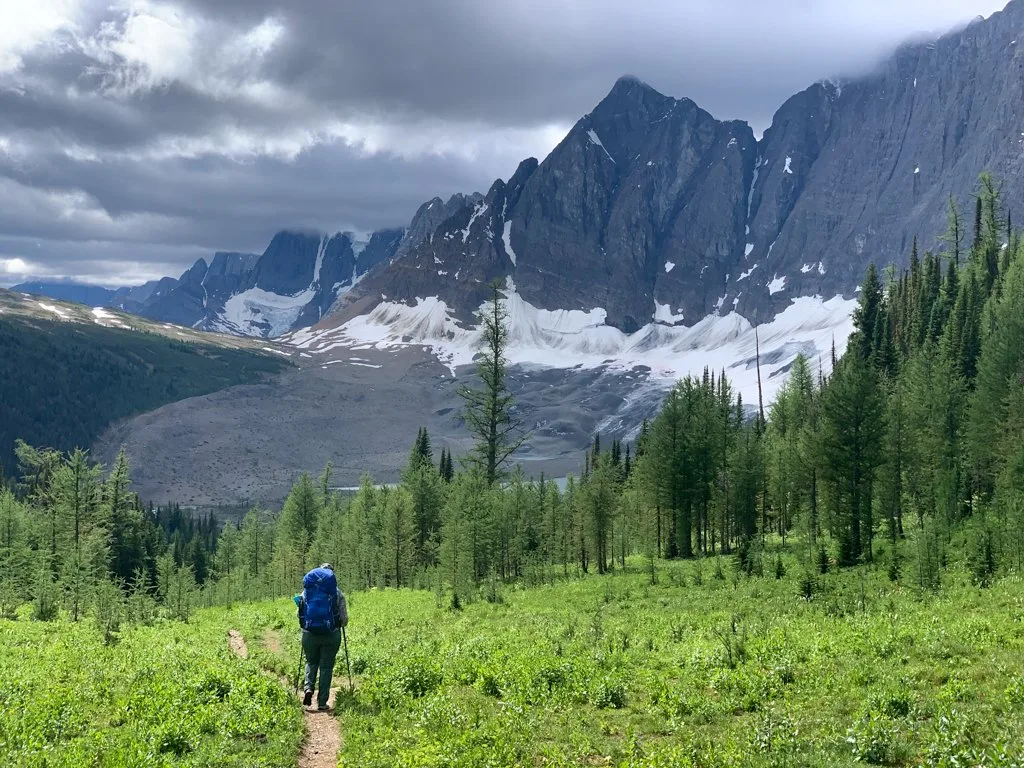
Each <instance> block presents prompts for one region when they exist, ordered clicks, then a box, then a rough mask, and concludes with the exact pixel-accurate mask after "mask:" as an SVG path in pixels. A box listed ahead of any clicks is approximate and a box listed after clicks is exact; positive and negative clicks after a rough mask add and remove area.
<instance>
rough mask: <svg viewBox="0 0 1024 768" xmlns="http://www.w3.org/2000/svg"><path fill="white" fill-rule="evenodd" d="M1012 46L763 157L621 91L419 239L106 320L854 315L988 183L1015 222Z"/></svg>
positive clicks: (1023, 58)
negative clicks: (510, 310)
mask: <svg viewBox="0 0 1024 768" xmlns="http://www.w3.org/2000/svg"><path fill="white" fill-rule="evenodd" d="M1019 32H1024V2H1022V0H1014V2H1012V3H1010V4H1009V5H1008V6H1007V8H1006V9H1005V10H1004V11H1002V12H1001V13H997V14H995V15H994V16H992V17H991V18H989V19H987V20H979V21H977V22H976V23H974V24H971V25H970V26H968V27H967V28H965V29H962V30H959V31H957V32H954V33H951V34H949V35H946V36H944V37H942V38H939V39H938V40H935V41H931V42H923V43H916V44H912V45H906V46H904V47H902V48H901V49H900V50H898V51H897V52H896V53H895V54H894V55H893V56H892V57H891V58H890V59H889V60H888V61H886V62H885V63H884V64H882V65H881V66H880V67H879V68H878V69H877V71H875V72H874V73H872V74H870V75H867V76H864V77H860V78H857V79H855V80H850V81H847V82H840V81H829V82H820V83H816V84H814V85H812V86H810V87H809V88H807V89H806V90H805V91H803V92H801V93H799V94H796V95H795V96H793V97H792V98H790V99H789V100H788V101H786V102H785V103H784V104H783V105H782V106H781V107H780V109H779V110H778V112H777V113H776V114H775V116H774V119H773V121H772V124H771V126H770V128H768V129H767V130H766V131H765V132H764V136H763V137H762V138H761V139H760V140H758V139H757V138H756V136H755V135H754V132H753V130H752V129H751V127H750V126H749V125H748V124H746V123H744V122H741V121H720V120H717V119H715V118H714V117H713V116H712V115H710V114H709V113H708V112H706V111H704V110H703V109H701V108H700V107H699V106H698V105H696V104H695V103H693V102H692V101H690V100H688V99H676V98H672V97H669V96H665V95H663V94H661V93H659V92H658V91H656V90H655V89H654V88H652V87H651V86H649V85H647V84H645V83H644V82H642V81H641V80H639V79H637V78H634V77H623V78H621V79H620V80H619V81H618V82H616V83H615V85H614V86H613V88H612V89H611V91H610V93H609V94H608V95H607V96H606V97H605V98H604V99H603V100H602V101H601V102H600V103H599V104H598V105H597V106H596V107H595V108H594V110H593V111H592V112H590V113H589V114H587V115H585V116H584V117H582V118H581V119H580V120H579V121H578V122H577V123H576V125H575V126H574V127H573V128H572V129H571V130H570V131H569V133H568V135H567V136H566V137H565V138H564V139H563V140H562V142H561V143H560V144H559V145H558V146H557V147H556V148H555V149H554V150H553V151H552V152H551V154H550V155H548V157H547V158H545V159H544V160H543V162H538V161H537V160H535V159H533V158H530V159H527V160H524V161H523V162H522V163H521V164H520V166H519V168H518V169H517V170H516V172H515V173H514V174H513V175H512V177H511V178H510V179H509V180H508V181H507V182H506V181H503V180H500V179H499V180H497V181H495V182H494V184H493V185H492V186H491V188H490V189H489V190H488V192H487V194H486V195H481V194H472V195H455V196H453V197H452V198H451V199H449V200H448V201H447V202H444V201H442V200H440V199H439V198H438V199H434V200H431V201H429V202H427V203H425V204H424V205H423V206H421V207H420V209H419V210H418V211H417V212H416V214H415V216H414V217H413V220H412V221H411V222H410V223H409V224H408V225H407V226H406V227H404V228H402V229H394V230H386V231H382V232H375V233H372V235H370V236H367V237H363V238H360V237H357V236H356V235H353V234H352V233H341V234H335V235H325V234H300V233H292V232H281V233H279V234H278V235H276V236H275V237H274V238H273V240H272V241H271V243H270V245H269V246H268V248H267V250H266V251H265V252H264V253H263V254H262V255H260V256H255V255H252V254H239V253H218V254H216V255H215V256H214V257H213V259H212V260H211V262H210V263H209V264H207V263H206V261H205V260H202V259H200V260H199V261H197V262H196V263H195V265H193V266H192V267H191V268H190V269H189V270H188V271H186V272H185V273H184V274H183V275H181V277H179V278H177V279H176V280H173V279H170V278H165V279H164V280H162V281H159V282H158V283H156V284H147V286H143V287H142V288H140V289H135V290H134V292H132V291H124V290H122V291H119V292H117V293H115V294H114V295H112V296H111V297H110V298H109V299H108V301H107V303H109V304H110V305H111V306H115V307H117V308H120V309H125V310H129V311H135V312H138V313H140V314H142V315H144V316H147V317H150V318H153V319H157V320H163V321H167V322H174V323H179V324H182V325H189V326H194V327H197V328H201V329H207V330H219V331H224V332H228V333H236V334H243V335H258V336H280V335H282V334H285V333H288V332H290V331H294V330H297V329H299V328H305V327H308V326H314V325H317V324H318V323H321V321H322V320H323V318H324V317H325V316H326V315H329V314H334V315H336V316H338V318H340V321H341V322H345V321H348V320H350V319H352V318H353V317H355V316H357V315H360V314H365V313H367V312H369V311H371V310H372V309H373V308H374V307H375V306H377V305H378V304H380V303H381V302H385V301H390V302H399V303H402V304H412V303H414V302H415V300H416V299H417V298H426V297H437V298H438V299H439V300H441V301H442V302H443V303H444V304H445V307H446V310H447V311H448V312H449V313H450V314H451V316H452V317H453V318H455V319H456V320H457V321H458V322H460V323H463V324H464V323H468V322H470V321H471V320H472V315H473V312H474V310H475V309H476V308H477V307H478V306H479V304H480V302H481V301H482V300H483V299H484V298H485V296H486V292H487V286H488V284H489V283H490V282H491V281H492V280H494V279H499V280H502V281H507V280H511V281H512V284H514V286H515V290H516V292H518V294H519V295H520V296H521V297H522V299H523V300H525V301H526V302H528V303H529V304H530V305H531V306H533V307H536V308H538V309H540V310H549V311H558V310H582V311H584V312H591V311H593V310H601V313H602V315H601V316H602V324H606V325H608V326H611V327H613V328H616V329H619V330H621V331H622V332H624V333H626V334H632V333H635V332H637V331H639V330H640V329H642V328H644V327H645V326H648V325H650V324H651V323H659V324H663V325H685V326H693V325H695V324H696V323H698V322H699V321H701V320H702V319H704V318H706V317H708V316H709V315H720V316H724V315H727V314H729V313H730V312H733V311H735V312H736V313H737V314H739V315H740V316H742V317H744V318H746V319H747V320H748V321H750V322H751V323H754V324H757V323H762V322H766V321H769V320H771V319H772V318H773V317H775V316H776V315H777V314H778V313H779V312H781V311H783V310H784V309H786V308H787V307H788V306H790V304H791V302H792V300H793V299H794V298H797V297H802V296H821V297H824V298H828V297H832V296H836V295H843V296H846V297H850V296H852V295H853V292H854V290H855V288H856V286H857V284H858V282H859V280H860V279H861V277H862V276H863V274H864V270H865V268H866V266H867V264H868V263H869V262H871V261H874V262H876V263H878V264H880V265H885V264H888V263H896V264H902V263H904V262H905V261H906V259H907V257H908V256H909V250H910V243H911V240H912V238H913V237H914V236H915V235H917V236H920V237H921V238H922V243H923V244H924V245H925V246H926V247H931V246H933V245H934V243H935V238H936V236H937V235H938V234H940V233H941V232H942V231H943V230H944V229H945V226H946V212H947V207H948V204H949V200H950V198H951V196H958V195H961V196H962V195H963V194H964V193H965V191H967V190H970V189H972V187H973V184H974V183H975V180H976V178H977V176H978V174H979V173H980V172H982V171H985V170H988V171H991V172H992V173H993V174H994V175H995V176H996V178H997V179H999V180H1001V181H1002V183H1003V185H1004V186H1003V193H1004V195H1005V197H1006V199H1007V200H1008V201H1009V202H1010V207H1011V209H1012V207H1013V204H1014V203H1019V201H1020V200H1021V199H1022V197H1024V175H1022V174H1021V170H1022V163H1024V107H1022V106H1021V105H1024V51H1022V50H1021V47H1020V46H1018V45H1017V39H1018V33H1019ZM1021 43H1022V46H1024V37H1022V38H1021ZM967 213H968V215H967V217H966V218H969V213H970V211H968V212H967ZM367 273H369V274H367ZM364 275H365V276H367V279H366V280H362V278H363V277H364ZM357 283H358V284H359V285H358V287H356V284H357ZM36 287H37V288H39V289H40V290H42V291H43V292H45V290H46V287H45V286H36ZM133 293H134V294H136V295H133ZM337 322H338V320H335V324H337Z"/></svg>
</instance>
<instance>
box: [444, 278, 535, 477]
mask: <svg viewBox="0 0 1024 768" xmlns="http://www.w3.org/2000/svg"><path fill="white" fill-rule="evenodd" d="M479 319H480V323H481V328H482V348H481V351H480V356H479V359H478V361H477V365H476V373H477V377H478V379H479V382H478V385H477V386H476V387H470V386H464V387H460V388H459V390H458V393H459V396H460V397H462V399H463V402H464V403H465V407H464V409H463V417H464V418H465V421H466V426H467V428H468V429H469V431H470V433H471V434H472V435H473V437H474V439H475V441H476V445H475V447H474V449H473V452H472V453H471V454H470V455H469V456H468V457H467V458H466V463H467V464H468V465H469V466H471V467H475V468H476V469H478V470H479V471H480V472H481V474H482V475H483V477H484V480H486V482H487V485H488V486H489V487H493V486H494V485H495V483H497V481H498V480H499V479H501V478H502V477H503V476H504V474H505V464H506V463H507V462H508V460H509V458H510V457H511V456H512V454H513V453H515V452H516V451H517V450H518V449H519V448H520V447H521V446H522V445H523V443H524V442H526V438H527V433H526V430H525V424H524V422H523V419H522V417H521V416H519V414H518V413H517V412H516V409H515V397H514V396H513V395H512V393H511V392H510V391H509V381H508V379H509V371H508V360H507V359H506V357H505V351H506V349H507V348H508V343H509V324H508V320H509V317H508V310H507V309H506V308H505V303H504V301H503V300H502V297H501V291H500V288H499V285H498V284H497V283H492V284H491V298H490V301H488V302H487V306H486V307H485V308H484V309H483V310H482V311H481V312H480V313H479Z"/></svg>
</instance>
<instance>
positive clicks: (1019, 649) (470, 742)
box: [243, 557, 1024, 768]
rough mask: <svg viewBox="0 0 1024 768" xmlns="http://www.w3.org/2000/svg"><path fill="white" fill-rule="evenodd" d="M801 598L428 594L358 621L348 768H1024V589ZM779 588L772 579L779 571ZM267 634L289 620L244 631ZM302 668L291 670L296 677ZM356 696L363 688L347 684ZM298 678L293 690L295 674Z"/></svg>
mask: <svg viewBox="0 0 1024 768" xmlns="http://www.w3.org/2000/svg"><path fill="white" fill-rule="evenodd" d="M785 562H786V565H787V566H788V571H789V573H790V574H794V575H791V576H786V577H784V578H782V579H781V580H776V579H774V578H773V577H772V576H771V575H768V576H767V577H766V578H746V577H737V576H735V575H734V570H733V568H732V566H731V563H729V562H728V561H725V562H724V563H723V568H722V574H723V575H724V578H721V579H719V578H715V577H714V575H713V574H714V573H715V570H716V569H715V567H714V565H713V564H711V563H707V562H705V563H704V564H703V565H702V566H701V567H700V570H701V581H702V584H701V585H699V586H698V585H695V584H694V581H695V576H696V572H697V568H698V566H697V565H696V564H695V563H674V564H668V565H664V564H663V565H661V566H660V567H659V574H658V584H656V585H650V584H649V578H648V577H647V576H645V575H642V574H639V573H632V574H625V575H623V574H618V575H614V576H610V577H606V578H604V579H599V578H589V579H584V580H575V581H569V582H563V583H559V584H554V585H549V586H541V587H536V588H531V589H509V590H506V591H505V593H504V594H503V602H502V603H500V604H492V603H487V602H477V603H473V604H471V605H469V606H466V607H465V608H464V610H463V611H461V612H459V613H453V612H452V611H450V610H448V609H447V608H444V607H441V608H439V607H438V605H437V600H436V598H435V596H434V595H433V594H430V593H422V592H421V593H414V592H372V593H368V594H356V595H354V596H353V599H352V600H351V603H352V605H351V609H350V610H351V614H352V621H353V624H352V626H351V629H350V632H349V639H350V650H351V652H352V659H353V663H354V665H355V668H356V669H357V670H358V671H359V672H360V675H359V683H358V690H357V694H356V695H355V696H354V697H352V698H345V699H343V701H342V706H341V707H340V708H339V718H340V720H341V726H342V732H343V734H344V738H345V746H344V751H343V756H342V764H343V765H345V766H396V765H399V766H405V765H408V766H413V765H416V766H420V765H427V766H429V765H437V766H441V765H446V766H451V765H464V766H478V765H552V766H570V765H616V766H633V767H637V768H639V767H640V766H687V765H823V766H824V765H829V766H832V765H853V764H855V763H858V762H860V763H864V762H867V763H877V764H890V765H950V766H952V765H976V764H993V765H997V764H999V765H1013V764H1019V763H1020V761H1021V760H1022V759H1024V748H1022V742H1021V739H1020V734H1021V733H1024V627H1022V624H1021V622H1022V620H1024V585H1022V582H1021V580H1020V579H1018V578H1016V577H1011V578H1006V579H1003V580H1002V581H1000V582H998V583H997V584H996V585H995V586H993V587H992V588H990V589H985V590H981V589H978V588H975V587H972V586H969V584H968V580H967V578H966V575H962V576H958V575H957V574H947V582H948V584H947V586H946V588H945V591H944V592H943V593H942V594H940V595H938V596H928V595H921V594H920V593H918V592H917V591H916V590H913V589H909V588H902V587H899V586H897V585H895V584H893V583H891V582H890V581H889V580H888V578H887V576H886V569H885V568H884V567H879V568H877V569H875V570H868V569H866V570H865V571H864V572H863V573H860V572H858V571H848V572H845V573H840V574H829V575H827V576H824V577H822V581H821V589H822V591H821V592H820V593H819V594H818V595H816V596H815V598H814V599H813V600H812V601H810V602H808V601H805V600H803V599H802V598H800V597H799V596H798V591H799V589H798V583H797V578H796V576H795V574H796V573H797V572H798V571H799V568H798V566H797V562H796V559H795V558H794V557H787V558H785ZM768 570H769V571H771V570H773V569H768ZM243 613H244V614H245V616H246V619H245V621H246V623H247V625H248V631H249V632H251V633H253V632H258V631H259V627H260V626H274V627H283V628H284V630H283V631H282V632H281V635H282V637H283V640H284V643H283V648H282V653H281V655H280V656H279V658H280V662H279V663H280V666H279V669H280V671H282V672H287V671H288V668H289V664H291V665H294V658H295V653H297V646H296V641H297V633H296V632H295V631H293V630H292V629H291V628H292V627H293V624H294V619H293V616H292V613H293V611H292V609H291V607H290V605H288V604H286V603H284V602H282V603H281V604H280V605H259V606H250V607H248V608H245V609H243ZM287 659H292V661H291V662H290V663H289V662H288V661H287ZM338 671H339V673H340V681H341V683H342V684H344V682H345V681H344V668H343V666H342V663H339V665H338ZM290 674H292V675H294V671H292V672H290Z"/></svg>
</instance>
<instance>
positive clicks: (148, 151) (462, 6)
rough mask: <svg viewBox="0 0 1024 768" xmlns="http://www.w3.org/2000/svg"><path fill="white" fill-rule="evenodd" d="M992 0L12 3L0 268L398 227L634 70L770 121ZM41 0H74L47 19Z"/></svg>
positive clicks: (3, 118) (110, 269)
mask: <svg viewBox="0 0 1024 768" xmlns="http://www.w3.org/2000/svg"><path fill="white" fill-rule="evenodd" d="M998 1H999V0H904V2H901V3H893V2H891V0H888V1H887V0H866V1H865V2H860V3H833V2H831V0H820V1H819V2H812V1H811V0H771V1H767V0H717V1H712V0H687V1H686V2H677V1H676V0H647V1H646V2H633V3H622V2H621V0H563V2H551V1H550V0H519V1H518V2H505V3H500V4H497V3H481V2H479V0H432V1H431V2H423V0H377V1H375V2H338V1H337V0H303V1H302V2H295V1H293V2H285V1H284V0H169V2H156V1H155V0H114V3H113V5H111V4H110V2H109V0H60V2H58V0H35V3H34V4H29V5H25V6H23V8H24V9H25V10H20V11H17V12H16V13H15V16H13V17H9V18H8V19H6V20H7V22H8V26H9V27H10V26H12V25H13V27H14V28H16V29H17V28H19V27H18V24H19V23H20V24H21V27H20V28H23V29H24V30H27V31H26V32H25V35H26V36H27V38H26V39H27V42H23V43H20V44H19V43H18V41H17V40H15V41H14V42H15V45H13V47H11V48H10V50H8V51H5V50H3V46H4V44H5V38H4V36H3V34H2V33H0V284H3V283H4V282H8V283H9V282H12V281H13V280H15V279H19V278H20V276H21V275H19V274H18V273H17V271H18V270H24V269H31V270H33V271H36V272H39V273H45V274H48V275H76V274H77V275H82V276H87V277H89V278H90V279H93V280H100V279H103V278H104V275H106V276H107V277H108V278H109V279H119V278H118V275H119V274H120V275H123V277H124V279H134V278H138V277H142V276H150V274H151V273H152V272H153V270H155V269H157V268H159V269H160V270H165V271H167V272H169V273H172V274H174V273H177V272H180V271H181V269H182V268H184V267H185V266H187V265H188V264H189V263H191V262H192V261H193V260H194V259H195V258H196V256H197V254H198V255H202V254H203V253H207V252H208V251H212V250H215V249H232V250H251V251H260V250H262V248H263V247H264V246H265V245H266V243H267V241H268V240H269V238H270V236H271V235H272V234H273V232H274V231H275V230H277V229H279V228H287V227H292V228H302V229H337V228H348V227H353V228H358V229H363V230H368V229H373V228H378V227H383V226H398V225H401V224H404V223H406V222H407V221H408V218H409V217H410V216H411V214H412V213H413V212H414V210H415V209H416V207H417V206H418V205H419V203H421V202H422V201H424V200H426V199H429V198H430V197H433V196H434V195H441V196H447V195H449V194H451V193H452V192H455V191H472V190H484V189H486V187H487V186H488V185H489V184H490V182H491V180H492V179H493V178H494V177H495V176H498V175H501V176H505V177H507V176H508V175H509V174H510V173H511V172H512V171H513V170H514V168H515V165H516V163H517V162H518V160H520V159H521V158H522V157H523V156H525V155H526V154H529V153H534V154H543V153H544V152H545V151H547V149H549V148H550V147H551V146H552V145H553V144H554V142H555V141H557V139H558V137H559V131H560V130H564V129H565V127H567V126H568V125H570V124H571V123H572V122H573V121H574V120H576V119H577V118H578V117H579V116H580V115H582V114H583V113H585V112H587V111H589V110H590V109H591V108H592V107H593V106H594V105H595V104H596V102H597V101H598V100H599V99H600V98H601V97H602V96H603V95H604V94H605V93H606V92H607V91H608V89H609V88H610V87H611V85H612V83H613V82H614V80H615V79H616V77H618V76H619V75H621V74H623V73H626V72H630V73H633V74H636V75H638V76H640V77H642V78H643V79H645V80H647V81H648V82H650V83H651V84H652V85H653V86H654V87H656V88H658V89H659V90H662V91H663V92H665V93H668V94H670V95H673V96H687V97H690V98H692V99H694V100H695V101H696V102H697V103H698V104H700V105H701V106H702V107H704V108H705V109H708V110H709V111H710V112H712V114H714V115H715V116H717V117H721V118H743V119H747V120H749V121H750V122H751V123H752V125H753V126H754V127H755V129H758V130H760V129H763V128H764V127H766V126H767V124H768V122H769V121H770V118H771V115H772V113H773V112H774V110H775V109H776V108H777V107H778V106H779V105H780V103H781V102H782V101H783V100H784V99H785V98H786V97H787V96H789V95H791V94H792V93H793V92H795V91H796V90H799V89H801V88H803V87H805V86H806V85H808V84H809V83H811V82H813V81H815V80H818V79H821V78H823V77H826V76H829V75H844V74H856V73H857V72H860V71H863V70H865V69H867V68H869V67H870V66H872V65H873V64H874V63H875V62H877V61H878V60H879V59H880V58H881V57H882V56H884V55H885V54H886V53H887V52H888V51H890V50H891V49H892V48H893V46H895V45H896V44H897V43H898V42H899V41H900V40H902V39H904V38H905V37H907V36H908V35H910V34H912V33H914V32H918V31H920V30H928V29H945V28H947V27H949V26H950V25H952V24H954V23H956V22H958V21H961V20H966V19H968V18H970V17H971V16H972V15H974V14H976V13H988V12H991V11H992V10H995V8H996V6H997V3H998ZM51 6H52V7H53V8H55V9H61V8H65V7H70V8H72V11H73V12H68V13H69V18H68V19H67V20H64V21H61V22H60V23H56V22H55V23H53V24H52V25H50V26H47V25H46V24H45V23H43V24H42V25H40V21H39V20H40V19H43V21H44V22H45V14H46V13H47V12H48V11H47V8H49V7H51ZM56 12H57V11H54V13H56ZM62 12H63V11H62ZM19 13H20V14H22V15H23V17H19V16H18V14H19ZM33 14H35V16H34V17H33ZM29 17H32V18H29ZM12 19H13V21H12ZM26 19H27V21H26ZM51 28H52V30H53V31H52V34H50V36H49V37H48V38H40V37H39V35H40V33H39V32H38V30H39V29H51ZM32 35H36V37H37V38H38V39H30V38H31V36H32ZM9 38H10V36H8V39H6V43H7V44H8V45H9V46H10V45H11V41H10V39H9ZM5 54H6V55H5ZM12 57H13V58H12ZM11 61H14V62H15V63H14V64H13V65H12V64H11ZM5 67H6V70H5V69H4V68H5ZM5 270H6V271H5Z"/></svg>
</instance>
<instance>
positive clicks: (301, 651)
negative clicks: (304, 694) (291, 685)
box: [295, 641, 304, 696]
mask: <svg viewBox="0 0 1024 768" xmlns="http://www.w3.org/2000/svg"><path fill="white" fill-rule="evenodd" d="M303 655H304V653H303V650H302V642H301V641H300V642H299V671H298V672H297V673H296V675H295V695H296V696H298V695H299V681H300V680H301V679H302V657H303Z"/></svg>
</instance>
